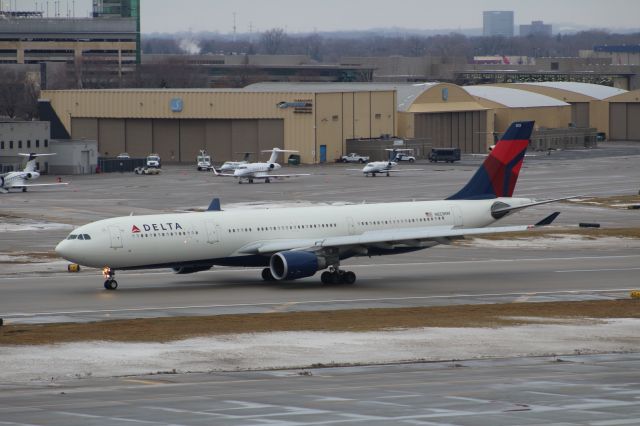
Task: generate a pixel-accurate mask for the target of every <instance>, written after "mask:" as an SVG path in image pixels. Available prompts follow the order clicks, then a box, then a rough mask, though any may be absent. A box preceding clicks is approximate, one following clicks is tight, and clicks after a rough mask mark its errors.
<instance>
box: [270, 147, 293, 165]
mask: <svg viewBox="0 0 640 426" xmlns="http://www.w3.org/2000/svg"><path fill="white" fill-rule="evenodd" d="M262 152H270V153H271V157H270V158H269V163H275V162H276V161H277V160H278V154H279V153H281V152H298V151H294V150H291V149H280V148H273V149H265V150H263V151H262Z"/></svg>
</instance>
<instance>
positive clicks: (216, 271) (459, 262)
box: [0, 254, 640, 288]
mask: <svg viewBox="0 0 640 426" xmlns="http://www.w3.org/2000/svg"><path fill="white" fill-rule="evenodd" d="M634 257H640V254H629V255H615V256H574V257H556V258H553V259H550V258H548V257H532V258H524V259H481V260H443V261H435V262H433V261H432V262H409V263H377V264H366V263H364V264H355V265H348V267H349V268H367V267H402V266H429V265H463V264H476V263H501V262H504V263H513V262H557V261H565V260H604V259H628V258H634ZM345 266H346V265H345ZM214 267H215V265H214ZM218 268H222V269H214V270H211V271H206V272H203V273H202V274H203V275H204V274H220V273H246V272H252V271H256V270H260V269H261V267H259V268H250V267H243V268H238V269H236V268H228V269H227V268H225V267H218ZM61 273H63V272H62V271H61ZM64 273H65V274H67V273H66V271H65V272H64ZM100 274H101V273H100V271H99V270H98V269H96V270H95V275H94V274H80V275H75V276H74V277H72V278H86V277H92V276H98V275H100ZM118 274H120V275H126V276H134V277H135V276H147V275H151V274H153V275H174V273H173V272H168V271H159V270H147V271H145V272H130V271H119V272H118ZM67 275H68V274H67ZM0 277H1V275H0ZM100 277H101V275H100ZM2 279H3V280H25V279H30V280H36V279H46V280H50V279H51V277H50V276H40V275H35V276H30V277H27V278H25V277H24V276H20V277H13V276H11V277H2ZM145 288H149V287H145Z"/></svg>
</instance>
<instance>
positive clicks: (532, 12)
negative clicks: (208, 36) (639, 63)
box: [1, 0, 640, 34]
mask: <svg viewBox="0 0 640 426" xmlns="http://www.w3.org/2000/svg"><path fill="white" fill-rule="evenodd" d="M56 3H58V4H59V5H60V6H59V9H58V11H59V16H65V17H66V16H76V17H88V16H90V14H91V5H92V1H91V0H61V1H59V2H55V1H54V0H48V1H47V0H35V1H34V0H3V1H1V5H2V9H3V10H16V9H18V10H35V9H36V8H37V9H38V10H40V11H43V12H44V14H45V15H46V14H47V10H48V11H49V16H54V15H55V13H56V11H55V10H54V9H55V7H54V5H55V4H56ZM47 6H48V7H47ZM141 9H142V13H141V15H142V17H141V25H142V32H143V33H156V32H161V33H174V32H183V31H193V32H200V31H210V32H219V33H222V34H229V33H233V31H234V15H235V27H236V32H238V33H248V32H254V33H255V32H261V31H265V30H268V29H271V28H283V29H285V31H287V32H288V33H299V32H302V33H305V32H314V31H320V32H322V31H362V30H368V29H376V28H400V29H408V30H452V31H455V30H464V29H478V28H480V29H481V28H482V13H483V12H484V11H489V10H512V11H513V12H514V24H515V25H516V28H517V26H518V25H521V24H530V23H531V22H532V21H544V22H545V23H546V24H553V26H554V32H555V31H562V30H563V28H564V27H565V26H567V25H568V26H574V27H577V28H581V29H588V28H595V29H610V30H615V29H634V28H640V22H639V21H638V16H640V1H637V0H608V1H606V2H605V1H602V0H537V1H535V2H529V1H527V2H525V1H515V0H458V1H456V2H443V1H442V0H396V1H393V2H389V1H381V0H368V1H363V0H351V1H344V0H321V1H320V0H316V1H305V0H269V1H265V0H235V1H233V2H229V1H222V0H184V1H183V2H176V1H175V0H171V1H169V0H141Z"/></svg>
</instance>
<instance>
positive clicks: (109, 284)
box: [104, 280, 118, 290]
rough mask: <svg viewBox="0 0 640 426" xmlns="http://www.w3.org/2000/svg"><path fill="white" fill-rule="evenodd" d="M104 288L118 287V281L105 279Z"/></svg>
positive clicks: (112, 288)
mask: <svg viewBox="0 0 640 426" xmlns="http://www.w3.org/2000/svg"><path fill="white" fill-rule="evenodd" d="M104 288H105V289H107V290H115V289H117V288H118V281H116V280H106V281H105V282H104Z"/></svg>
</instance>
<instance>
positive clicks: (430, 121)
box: [415, 111, 487, 153]
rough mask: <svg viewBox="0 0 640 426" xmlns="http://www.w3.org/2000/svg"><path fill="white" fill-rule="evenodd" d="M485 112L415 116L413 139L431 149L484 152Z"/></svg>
mask: <svg viewBox="0 0 640 426" xmlns="http://www.w3.org/2000/svg"><path fill="white" fill-rule="evenodd" d="M486 115H487V113H486V111H470V112H446V113H429V114H415V137H416V138H419V139H427V140H428V141H430V142H431V144H432V146H433V147H436V148H438V147H445V148H448V147H454V148H460V149H461V150H462V152H466V153H484V152H486V146H485V145H486V142H485V140H486V137H485V135H486V131H487V117H486Z"/></svg>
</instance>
